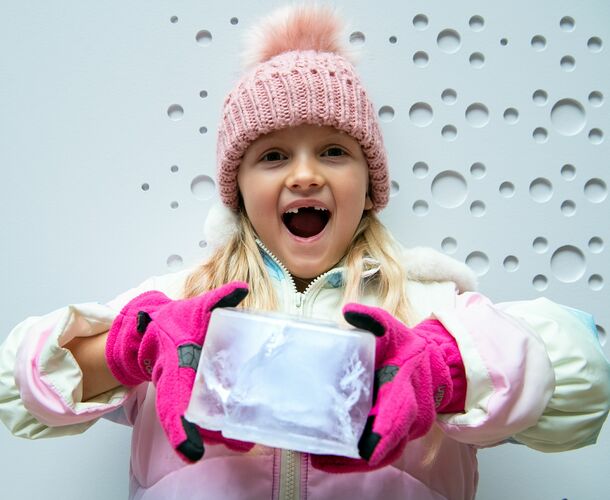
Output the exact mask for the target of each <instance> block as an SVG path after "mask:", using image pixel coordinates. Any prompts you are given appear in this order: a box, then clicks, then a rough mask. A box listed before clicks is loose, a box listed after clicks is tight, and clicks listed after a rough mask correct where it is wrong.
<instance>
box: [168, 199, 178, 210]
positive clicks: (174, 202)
mask: <svg viewBox="0 0 610 500" xmlns="http://www.w3.org/2000/svg"><path fill="white" fill-rule="evenodd" d="M169 206H170V208H172V209H173V210H175V209H176V208H178V207H179V206H180V204H179V203H178V202H177V201H172V202H171V203H170V204H169Z"/></svg>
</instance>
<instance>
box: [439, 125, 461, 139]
mask: <svg viewBox="0 0 610 500" xmlns="http://www.w3.org/2000/svg"><path fill="white" fill-rule="evenodd" d="M441 136H443V139H445V140H447V141H455V139H456V138H457V128H455V125H445V126H444V127H443V128H442V129H441Z"/></svg>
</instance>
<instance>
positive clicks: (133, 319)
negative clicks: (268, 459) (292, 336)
mask: <svg viewBox="0 0 610 500" xmlns="http://www.w3.org/2000/svg"><path fill="white" fill-rule="evenodd" d="M247 294H248V285H247V284H246V283H242V282H237V281H236V282H233V283H229V284H227V285H224V286H222V287H220V288H217V289H216V290H212V291H210V292H207V293H204V294H202V295H199V296H197V297H193V298H190V299H184V300H171V299H169V298H168V297H167V296H166V295H165V294H163V293H161V292H158V291H154V290H153V291H149V292H145V293H143V294H142V295H139V296H137V297H135V298H134V299H133V300H131V301H130V302H129V303H128V304H127V305H125V307H123V309H122V311H121V312H120V314H119V315H118V316H117V317H116V319H115V320H114V322H113V323H112V327H111V328H110V332H109V333H108V340H107V342H106V361H107V363H108V367H109V368H110V371H111V372H112V374H113V375H114V376H115V377H116V379H117V380H118V381H119V382H121V383H122V384H123V385H126V386H136V385H138V384H140V383H142V382H144V381H152V382H153V383H154V384H155V387H156V389H157V402H156V406H157V414H158V416H159V421H160V422H161V426H162V427H163V430H164V431H165V433H166V435H167V437H168V439H169V442H170V444H171V445H172V447H173V448H174V449H175V450H176V451H177V452H178V454H179V455H180V456H181V457H182V458H183V459H184V460H185V461H187V462H195V461H197V460H199V459H200V458H201V457H202V456H203V453H204V446H203V438H205V440H206V441H209V442H216V443H218V442H222V443H224V444H226V445H227V446H228V447H230V448H232V449H236V450H243V451H247V450H248V449H250V448H252V446H253V445H252V444H251V443H243V442H240V441H235V440H229V439H226V438H223V437H222V435H221V434H220V433H219V432H214V431H208V430H204V429H201V428H199V427H198V426H196V425H195V424H193V423H191V422H189V421H188V420H186V418H184V412H185V411H186V408H187V406H188V403H189V400H190V397H191V391H192V389H193V384H194V382H195V374H196V372H197V365H198V364H199V356H200V353H201V347H202V345H203V341H204V339H205V335H206V332H207V329H208V323H209V321H210V315H211V314H212V310H213V309H215V308H217V307H234V306H236V305H237V304H239V303H240V302H241V301H242V300H243V298H244V297H245V296H246V295H247Z"/></svg>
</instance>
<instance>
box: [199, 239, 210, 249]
mask: <svg viewBox="0 0 610 500" xmlns="http://www.w3.org/2000/svg"><path fill="white" fill-rule="evenodd" d="M207 246H208V242H207V241H205V240H200V241H199V248H205V247H207Z"/></svg>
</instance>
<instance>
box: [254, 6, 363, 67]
mask: <svg viewBox="0 0 610 500" xmlns="http://www.w3.org/2000/svg"><path fill="white" fill-rule="evenodd" d="M343 29H344V28H343V22H342V20H341V19H340V18H339V15H338V14H337V12H336V10H335V9H333V8H331V7H329V6H319V5H315V4H313V5H312V4H310V5H288V6H286V7H283V8H280V9H277V10H275V11H274V12H273V13H272V14H270V15H268V16H267V17H265V18H263V19H262V20H261V21H259V22H258V23H257V24H256V25H254V26H253V27H252V28H250V30H249V32H248V33H246V36H245V44H246V48H245V50H244V53H243V63H244V66H245V68H246V69H250V68H252V67H254V66H256V65H257V64H260V63H263V62H265V61H268V60H269V59H271V58H272V57H274V56H276V55H279V54H282V53H284V52H290V51H294V50H315V51H318V52H333V53H335V54H338V55H340V56H343V57H345V58H346V59H348V60H350V61H352V62H353V61H354V54H353V53H352V52H351V51H350V50H349V48H347V47H346V46H345V45H344V43H343V42H342V39H344V37H343Z"/></svg>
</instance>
